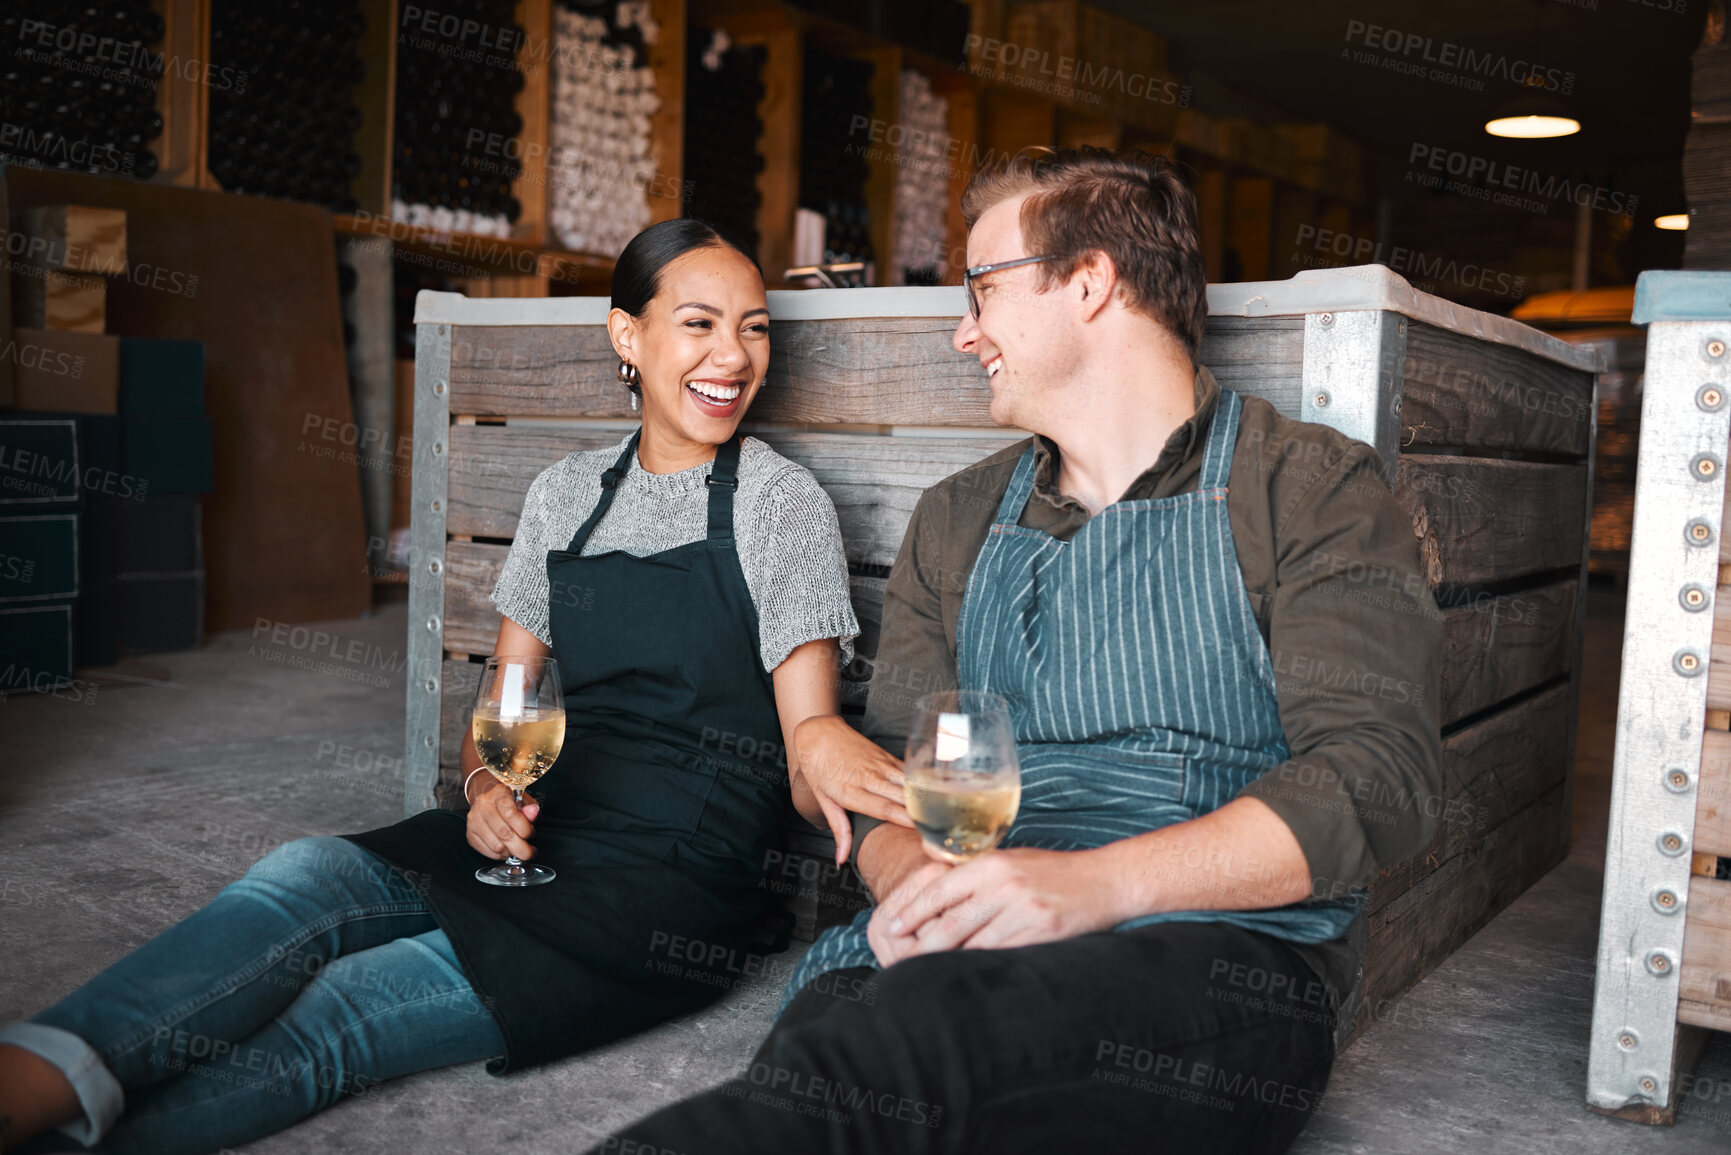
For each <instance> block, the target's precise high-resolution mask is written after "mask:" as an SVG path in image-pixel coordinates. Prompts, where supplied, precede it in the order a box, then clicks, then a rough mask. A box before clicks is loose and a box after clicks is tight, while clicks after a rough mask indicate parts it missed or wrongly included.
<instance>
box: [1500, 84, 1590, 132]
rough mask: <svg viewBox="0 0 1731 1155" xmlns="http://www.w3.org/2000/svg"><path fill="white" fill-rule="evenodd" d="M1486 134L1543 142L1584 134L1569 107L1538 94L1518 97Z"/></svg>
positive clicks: (1507, 106)
mask: <svg viewBox="0 0 1731 1155" xmlns="http://www.w3.org/2000/svg"><path fill="white" fill-rule="evenodd" d="M1485 131H1486V132H1488V133H1490V134H1491V135H1492V136H1506V137H1514V138H1516V139H1519V140H1543V139H1545V138H1547V137H1555V136H1573V135H1574V134H1575V133H1577V132H1580V131H1581V122H1580V121H1578V120H1576V119H1575V118H1574V117H1572V116H1570V115H1569V107H1568V105H1566V104H1564V103H1563V102H1562V101H1560V100H1558V99H1557V98H1556V97H1554V96H1549V95H1546V94H1543V93H1534V94H1530V95H1527V96H1517V97H1516V98H1515V99H1513V100H1511V101H1509V102H1508V103H1507V104H1505V105H1503V106H1502V107H1501V108H1499V109H1497V111H1496V114H1495V115H1494V116H1492V117H1491V119H1489V120H1487V121H1486V122H1485Z"/></svg>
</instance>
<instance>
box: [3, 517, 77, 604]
mask: <svg viewBox="0 0 1731 1155" xmlns="http://www.w3.org/2000/svg"><path fill="white" fill-rule="evenodd" d="M77 596H78V515H77V514H75V513H39V514H23V515H20V516H15V517H0V602H40V601H65V600H66V599H68V598H75V597H77Z"/></svg>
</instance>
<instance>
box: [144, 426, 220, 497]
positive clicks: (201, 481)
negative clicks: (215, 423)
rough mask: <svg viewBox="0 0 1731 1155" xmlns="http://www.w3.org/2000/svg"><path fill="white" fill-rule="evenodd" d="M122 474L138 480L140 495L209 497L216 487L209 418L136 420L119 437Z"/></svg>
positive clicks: (213, 446) (212, 441)
mask: <svg viewBox="0 0 1731 1155" xmlns="http://www.w3.org/2000/svg"><path fill="white" fill-rule="evenodd" d="M120 453H121V472H123V473H124V474H126V475H127V476H129V477H132V478H135V479H137V485H138V489H139V492H141V493H143V494H145V495H146V496H150V497H157V496H160V495H162V494H165V493H209V492H210V491H211V489H212V487H213V485H214V482H213V480H212V478H213V476H214V474H215V469H216V465H215V459H214V453H215V443H214V439H213V436H212V433H211V424H210V418H208V417H137V418H132V419H130V420H127V421H125V422H124V423H123V424H122V428H121V433H120Z"/></svg>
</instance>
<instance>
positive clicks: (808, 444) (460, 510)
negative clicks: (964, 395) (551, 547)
mask: <svg viewBox="0 0 1731 1155" xmlns="http://www.w3.org/2000/svg"><path fill="white" fill-rule="evenodd" d="M754 436H760V437H762V439H763V440H764V441H766V442H768V443H769V444H770V445H772V446H773V447H774V448H775V449H776V450H777V451H778V452H780V453H782V454H784V455H785V456H787V457H789V458H791V459H793V460H794V461H797V462H799V463H800V464H801V465H804V466H805V467H806V468H808V469H810V470H811V471H812V473H813V474H814V475H816V477H817V480H818V482H819V484H821V485H822V486H823V487H824V489H825V490H826V491H827V492H828V493H829V496H830V500H831V501H833V502H834V503H835V506H836V515H837V518H838V519H839V521H840V522H841V532H842V538H843V540H844V541H845V542H846V543H847V550H848V560H849V561H852V562H859V563H864V564H868V565H889V564H890V563H891V562H893V561H894V560H895V556H896V553H897V551H898V550H899V549H900V548H901V542H902V534H903V532H904V531H905V530H906V529H907V523H908V518H909V517H910V516H911V515H912V514H913V509H914V503H915V502H916V501H918V500H919V496H920V494H921V493H923V492H924V491H925V490H926V488H927V487H929V486H931V485H932V484H934V483H935V482H938V481H940V480H942V479H943V478H945V477H948V476H949V475H950V474H952V473H954V472H956V471H957V470H959V469H962V468H964V467H966V466H969V465H972V464H973V463H974V462H976V461H979V460H980V459H981V458H984V457H987V456H989V455H990V454H992V453H994V452H996V451H997V450H999V449H1001V448H1003V447H1004V446H1005V445H1009V444H1011V443H1012V441H1013V440H1014V439H1012V438H1009V437H1005V438H1002V439H999V438H983V437H877V436H873V435H871V434H854V433H789V432H784V431H780V430H768V431H764V432H762V433H759V434H754ZM618 440H619V434H618V433H617V432H615V431H608V432H606V433H605V434H602V433H598V432H595V431H584V430H573V429H560V428H549V427H545V426H542V427H535V426H510V425H470V426H452V427H451V452H452V455H453V456H452V462H451V475H450V491H449V503H450V505H449V519H448V521H447V528H448V529H449V530H450V532H452V533H467V534H471V535H473V536H476V537H513V536H515V534H516V531H517V517H518V515H519V514H520V513H521V512H522V507H523V495H524V494H525V493H526V492H527V491H528V489H529V483H530V482H531V481H533V480H534V478H535V475H536V474H537V473H539V472H540V471H541V470H542V469H545V468H546V467H547V466H548V465H551V464H552V463H553V462H555V461H558V460H559V459H560V458H562V457H564V456H565V455H566V454H567V453H570V452H572V451H573V450H575V449H592V448H595V447H596V446H597V444H600V445H610V444H612V443H614V442H616V441H618Z"/></svg>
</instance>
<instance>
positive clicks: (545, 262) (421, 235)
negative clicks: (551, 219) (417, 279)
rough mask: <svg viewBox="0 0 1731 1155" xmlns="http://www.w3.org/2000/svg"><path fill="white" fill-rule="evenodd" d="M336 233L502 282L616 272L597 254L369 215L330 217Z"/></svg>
mask: <svg viewBox="0 0 1731 1155" xmlns="http://www.w3.org/2000/svg"><path fill="white" fill-rule="evenodd" d="M331 223H332V225H333V226H334V227H335V228H336V231H337V232H338V233H340V234H342V235H343V236H346V237H363V238H364V237H379V238H381V239H385V240H389V241H390V242H391V243H392V244H393V245H397V246H400V247H402V248H405V249H409V250H412V251H414V252H419V253H423V254H425V255H428V256H432V257H438V258H440V259H444V260H449V261H453V262H456V263H458V264H462V265H467V266H470V267H472V268H473V269H475V270H477V272H475V273H473V274H470V275H475V276H485V275H487V274H488V272H489V271H491V272H495V273H498V274H499V275H502V276H520V277H526V276H541V277H549V278H552V279H555V280H569V279H571V278H572V277H574V276H578V275H582V274H583V273H586V272H589V273H593V272H603V271H604V272H607V273H611V272H612V271H613V258H612V257H608V256H603V255H602V254H599V253H574V252H570V251H568V250H565V249H558V248H549V247H547V246H545V245H538V244H534V243H532V242H530V241H525V240H518V239H515V238H511V237H487V236H482V235H480V234H479V233H457V232H450V231H446V230H441V229H435V228H430V227H428V226H426V225H411V224H408V223H407V222H405V221H393V220H387V219H386V218H384V217H381V216H372V215H367V214H362V215H351V214H346V213H333V214H331Z"/></svg>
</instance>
